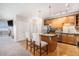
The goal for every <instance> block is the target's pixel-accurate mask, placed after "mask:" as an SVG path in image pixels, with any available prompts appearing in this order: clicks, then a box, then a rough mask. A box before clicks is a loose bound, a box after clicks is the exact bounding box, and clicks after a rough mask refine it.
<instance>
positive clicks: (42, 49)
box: [32, 33, 48, 56]
mask: <svg viewBox="0 0 79 59" xmlns="http://www.w3.org/2000/svg"><path fill="white" fill-rule="evenodd" d="M32 40H33V46H34V48H33V49H34V55H35V54H36V52H38V53H39V54H40V56H41V55H42V54H43V53H47V54H48V43H47V42H44V41H41V39H40V35H39V33H33V34H32ZM38 50H39V51H38Z"/></svg>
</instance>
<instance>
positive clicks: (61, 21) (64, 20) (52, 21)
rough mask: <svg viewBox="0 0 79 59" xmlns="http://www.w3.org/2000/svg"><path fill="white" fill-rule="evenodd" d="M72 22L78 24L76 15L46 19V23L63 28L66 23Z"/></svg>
mask: <svg viewBox="0 0 79 59" xmlns="http://www.w3.org/2000/svg"><path fill="white" fill-rule="evenodd" d="M66 23H70V24H74V25H76V16H75V15H73V16H65V17H60V18H55V19H46V20H44V25H49V24H51V25H52V26H53V27H55V28H62V27H63V25H64V24H66Z"/></svg>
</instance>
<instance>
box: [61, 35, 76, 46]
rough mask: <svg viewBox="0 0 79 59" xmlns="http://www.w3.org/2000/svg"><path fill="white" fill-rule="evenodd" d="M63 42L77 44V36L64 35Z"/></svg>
mask: <svg viewBox="0 0 79 59" xmlns="http://www.w3.org/2000/svg"><path fill="white" fill-rule="evenodd" d="M62 42H64V43H68V44H73V45H76V37H75V36H74V35H67V34H63V35H62Z"/></svg>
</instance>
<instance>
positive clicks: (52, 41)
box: [40, 33, 57, 52]
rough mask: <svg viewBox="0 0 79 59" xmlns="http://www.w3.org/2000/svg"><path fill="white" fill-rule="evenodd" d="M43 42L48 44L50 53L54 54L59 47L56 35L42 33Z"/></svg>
mask: <svg viewBox="0 0 79 59" xmlns="http://www.w3.org/2000/svg"><path fill="white" fill-rule="evenodd" d="M40 36H41V40H43V41H45V42H47V43H48V51H49V52H53V51H54V50H56V47H57V40H56V36H57V35H56V34H44V33H41V34H40Z"/></svg>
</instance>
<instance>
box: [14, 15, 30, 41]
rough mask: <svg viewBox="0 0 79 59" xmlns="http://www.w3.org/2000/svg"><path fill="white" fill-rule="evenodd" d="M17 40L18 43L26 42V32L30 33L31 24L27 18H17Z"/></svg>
mask: <svg viewBox="0 0 79 59" xmlns="http://www.w3.org/2000/svg"><path fill="white" fill-rule="evenodd" d="M14 23H15V39H16V41H20V40H24V39H25V38H26V37H25V32H28V31H29V23H28V21H27V19H26V18H24V17H18V16H16V20H15V22H14Z"/></svg>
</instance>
